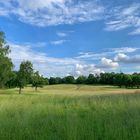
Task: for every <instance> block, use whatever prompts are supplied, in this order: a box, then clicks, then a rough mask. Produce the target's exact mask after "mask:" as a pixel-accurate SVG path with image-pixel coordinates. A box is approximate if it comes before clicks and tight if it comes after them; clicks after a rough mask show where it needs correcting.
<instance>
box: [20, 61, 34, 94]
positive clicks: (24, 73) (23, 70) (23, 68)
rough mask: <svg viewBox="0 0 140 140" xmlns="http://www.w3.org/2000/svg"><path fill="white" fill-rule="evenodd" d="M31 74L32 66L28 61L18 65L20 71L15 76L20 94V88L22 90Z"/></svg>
mask: <svg viewBox="0 0 140 140" xmlns="http://www.w3.org/2000/svg"><path fill="white" fill-rule="evenodd" d="M32 73H33V65H32V63H31V62H30V61H23V62H22V63H21V64H20V69H19V71H18V74H17V86H18V87H19V93H21V88H24V86H26V85H27V84H28V83H29V81H31V76H32Z"/></svg>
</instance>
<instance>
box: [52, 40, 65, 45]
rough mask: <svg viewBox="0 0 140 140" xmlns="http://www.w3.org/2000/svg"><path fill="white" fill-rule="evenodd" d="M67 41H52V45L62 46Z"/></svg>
mask: <svg viewBox="0 0 140 140" xmlns="http://www.w3.org/2000/svg"><path fill="white" fill-rule="evenodd" d="M66 41H67V40H56V41H51V44H52V45H61V44H63V43H65V42H66Z"/></svg>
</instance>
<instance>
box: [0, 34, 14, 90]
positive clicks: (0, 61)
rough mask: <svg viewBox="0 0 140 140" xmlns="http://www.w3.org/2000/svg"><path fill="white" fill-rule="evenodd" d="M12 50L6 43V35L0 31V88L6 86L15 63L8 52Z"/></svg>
mask: <svg viewBox="0 0 140 140" xmlns="http://www.w3.org/2000/svg"><path fill="white" fill-rule="evenodd" d="M9 52H10V49H9V46H7V45H6V42H5V36H4V33H3V32H0V88H2V87H4V86H5V84H6V82H7V81H8V80H9V77H10V74H11V70H12V68H13V63H12V61H11V59H10V58H8V56H7V55H8V54H9Z"/></svg>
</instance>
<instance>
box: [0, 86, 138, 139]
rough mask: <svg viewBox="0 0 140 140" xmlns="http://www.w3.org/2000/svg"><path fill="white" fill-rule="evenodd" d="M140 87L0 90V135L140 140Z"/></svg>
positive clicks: (66, 87)
mask: <svg viewBox="0 0 140 140" xmlns="http://www.w3.org/2000/svg"><path fill="white" fill-rule="evenodd" d="M139 93H140V90H136V89H134V90H133V89H132V90H131V89H130V90H127V89H119V88H116V87H110V86H97V87H95V86H75V85H57V86H48V87H45V88H43V89H39V90H38V92H35V91H34V89H32V88H30V87H28V88H26V89H24V90H23V93H22V94H21V95H18V89H10V90H0V140H140V94H139Z"/></svg>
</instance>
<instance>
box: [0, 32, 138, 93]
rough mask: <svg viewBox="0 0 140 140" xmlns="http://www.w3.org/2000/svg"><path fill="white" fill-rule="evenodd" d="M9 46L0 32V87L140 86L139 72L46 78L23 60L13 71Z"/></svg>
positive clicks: (28, 62)
mask: <svg viewBox="0 0 140 140" xmlns="http://www.w3.org/2000/svg"><path fill="white" fill-rule="evenodd" d="M9 53H10V47H9V46H8V45H7V44H6V41H5V36H4V33H3V32H0V88H15V87H18V88H19V93H21V89H22V88H24V87H25V86H27V85H28V84H30V85H32V87H35V90H37V88H38V87H43V86H44V85H55V84H88V85H114V86H119V87H120V88H121V87H126V88H140V73H133V74H125V73H114V72H112V73H100V74H98V75H97V74H89V76H82V75H81V76H79V77H78V78H75V77H74V76H66V77H63V78H61V77H50V78H46V77H43V76H42V75H40V74H39V72H38V71H35V70H34V68H33V65H32V63H31V62H30V60H29V61H23V62H21V64H20V67H19V70H18V71H14V70H13V68H14V65H13V63H12V60H11V59H10V58H9V57H8V54H9Z"/></svg>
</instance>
